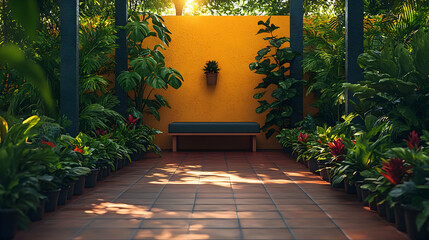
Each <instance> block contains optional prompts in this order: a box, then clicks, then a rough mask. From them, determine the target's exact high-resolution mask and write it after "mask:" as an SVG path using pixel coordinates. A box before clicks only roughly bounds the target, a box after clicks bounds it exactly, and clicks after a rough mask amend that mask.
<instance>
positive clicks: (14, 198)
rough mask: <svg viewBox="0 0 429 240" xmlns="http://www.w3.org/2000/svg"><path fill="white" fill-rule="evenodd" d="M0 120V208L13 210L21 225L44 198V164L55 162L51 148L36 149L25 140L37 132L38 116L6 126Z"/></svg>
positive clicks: (48, 177) (55, 156) (47, 178)
mask: <svg viewBox="0 0 429 240" xmlns="http://www.w3.org/2000/svg"><path fill="white" fill-rule="evenodd" d="M0 120H1V126H0V129H1V137H0V208H1V209H16V210H17V211H18V213H19V218H18V224H19V226H20V227H21V228H24V227H25V226H26V225H27V223H28V222H29V220H28V217H27V216H26V212H27V211H28V210H30V209H36V208H37V207H38V204H39V201H40V200H41V199H43V198H44V197H43V195H42V194H41V193H40V191H41V181H44V182H50V181H52V178H53V177H52V176H50V175H46V174H45V173H46V171H47V166H48V165H49V164H50V163H53V162H56V161H58V156H57V155H56V154H55V153H54V152H53V151H52V149H49V148H45V149H39V148H36V147H35V146H33V145H32V144H29V143H27V140H28V139H31V138H33V137H35V136H36V135H37V134H38V127H39V126H40V125H39V121H40V118H39V117H37V116H32V117H30V118H28V119H26V120H24V121H23V122H20V123H18V124H15V125H14V126H12V127H11V128H10V129H7V123H6V121H4V119H3V118H0Z"/></svg>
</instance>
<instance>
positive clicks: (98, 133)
mask: <svg viewBox="0 0 429 240" xmlns="http://www.w3.org/2000/svg"><path fill="white" fill-rule="evenodd" d="M107 133H108V132H107V130H103V129H98V130H95V134H97V136H104V135H106V134H107Z"/></svg>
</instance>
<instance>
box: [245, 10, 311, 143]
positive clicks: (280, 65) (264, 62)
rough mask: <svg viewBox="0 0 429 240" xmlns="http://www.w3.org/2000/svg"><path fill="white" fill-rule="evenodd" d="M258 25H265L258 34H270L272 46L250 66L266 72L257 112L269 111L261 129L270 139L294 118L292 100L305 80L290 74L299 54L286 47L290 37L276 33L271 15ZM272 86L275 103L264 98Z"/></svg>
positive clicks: (256, 71)
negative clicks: (291, 66)
mask: <svg viewBox="0 0 429 240" xmlns="http://www.w3.org/2000/svg"><path fill="white" fill-rule="evenodd" d="M258 25H262V28H261V29H260V30H259V31H258V33H257V34H267V35H268V37H265V38H264V40H266V41H268V42H269V45H268V46H267V47H266V48H263V49H261V50H259V51H258V55H257V56H256V57H255V60H256V62H253V63H251V64H250V65H249V68H250V70H252V71H255V73H256V74H260V75H264V78H263V79H262V82H261V83H259V84H258V86H256V88H255V89H263V90H264V91H263V92H260V93H257V94H255V95H254V96H253V98H255V99H257V100H258V102H259V107H258V108H256V113H259V114H262V113H265V112H266V111H267V110H269V112H268V113H267V115H266V118H265V124H264V125H263V126H262V127H261V130H262V131H264V132H265V137H266V138H270V137H271V136H272V135H273V134H274V133H275V132H279V131H280V130H281V129H283V128H286V127H288V126H289V125H290V117H291V116H292V114H293V108H292V106H291V105H292V103H291V100H292V99H293V98H294V97H295V96H296V95H297V93H298V91H297V89H298V87H300V86H302V85H303V84H304V83H305V81H304V80H301V79H299V80H297V79H293V78H291V77H289V76H288V75H287V72H288V71H289V70H290V67H289V64H290V62H291V61H292V60H293V59H294V58H295V57H296V56H297V55H298V53H296V52H294V51H292V49H291V48H289V47H282V46H283V44H285V43H287V42H288V41H289V39H288V38H286V37H278V36H276V35H274V31H275V30H276V29H278V28H279V27H277V26H276V25H274V24H271V18H268V19H267V21H265V22H264V21H259V22H258ZM270 87H274V88H275V89H274V90H273V91H272V92H271V97H272V98H273V99H274V100H273V101H271V102H269V101H268V100H261V99H262V98H263V97H264V95H265V94H266V93H267V91H268V90H267V89H268V88H270Z"/></svg>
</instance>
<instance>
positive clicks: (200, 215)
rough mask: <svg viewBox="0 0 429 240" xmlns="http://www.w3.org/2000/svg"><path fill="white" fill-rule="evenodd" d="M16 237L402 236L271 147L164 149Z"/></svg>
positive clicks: (393, 237) (217, 237)
mask: <svg viewBox="0 0 429 240" xmlns="http://www.w3.org/2000/svg"><path fill="white" fill-rule="evenodd" d="M16 239H32V240H33V239H43V240H48V239H56V240H57V239H374V240H378V239H389V240H394V239H407V237H406V235H405V234H403V233H401V232H398V231H397V230H396V228H395V227H394V226H393V225H392V224H390V223H388V222H386V221H384V220H383V219H381V218H380V217H378V216H377V214H376V213H374V212H371V211H370V210H368V209H367V208H364V207H362V205H361V204H360V203H359V202H357V201H355V198H354V196H351V195H347V194H345V193H344V192H343V191H341V190H332V189H331V187H330V186H329V184H327V183H326V182H324V181H321V180H320V178H319V177H318V176H315V175H313V174H311V173H309V172H308V171H307V169H306V168H304V167H303V166H302V165H300V164H297V163H295V162H294V161H293V160H292V159H290V158H289V157H288V156H287V155H285V154H283V153H281V152H280V151H278V152H275V151H273V152H257V153H250V152H180V153H171V152H164V153H163V156H162V157H161V158H159V157H146V158H145V159H143V160H141V161H137V162H133V163H132V165H131V166H129V167H126V168H125V169H123V170H121V171H119V172H117V173H114V174H112V175H111V176H109V177H108V178H106V179H105V180H103V181H101V182H99V183H98V186H97V187H96V188H94V189H86V190H85V194H84V195H82V196H80V197H74V198H73V200H71V201H70V202H69V203H68V204H67V205H66V206H64V207H60V208H59V209H58V210H57V211H56V212H54V213H50V214H46V216H45V218H44V219H43V220H42V221H40V222H35V223H32V224H31V225H30V228H29V229H28V230H26V231H20V232H18V233H17V237H16Z"/></svg>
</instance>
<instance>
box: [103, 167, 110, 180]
mask: <svg viewBox="0 0 429 240" xmlns="http://www.w3.org/2000/svg"><path fill="white" fill-rule="evenodd" d="M110 169H111V168H110V166H106V168H105V169H104V170H103V178H106V177H107V176H109V175H110V171H111V170H110Z"/></svg>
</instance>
